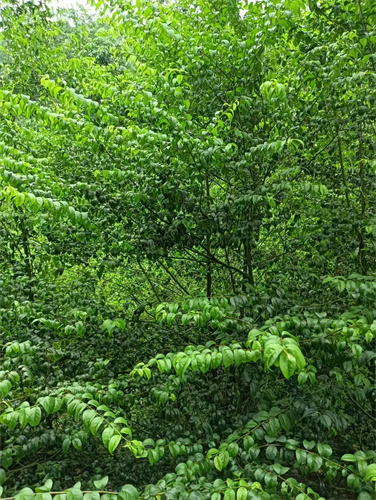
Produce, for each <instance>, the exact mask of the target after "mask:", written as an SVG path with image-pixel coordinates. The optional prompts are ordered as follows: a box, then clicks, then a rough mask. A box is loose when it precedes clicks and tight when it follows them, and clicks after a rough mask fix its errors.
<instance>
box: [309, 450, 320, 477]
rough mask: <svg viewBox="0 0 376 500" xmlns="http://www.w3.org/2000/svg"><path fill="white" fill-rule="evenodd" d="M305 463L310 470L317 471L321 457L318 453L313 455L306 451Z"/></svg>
mask: <svg viewBox="0 0 376 500" xmlns="http://www.w3.org/2000/svg"><path fill="white" fill-rule="evenodd" d="M307 465H308V467H309V470H310V471H311V472H317V471H318V470H319V469H320V468H321V466H322V458H321V457H319V456H318V455H313V454H312V453H308V455H307Z"/></svg>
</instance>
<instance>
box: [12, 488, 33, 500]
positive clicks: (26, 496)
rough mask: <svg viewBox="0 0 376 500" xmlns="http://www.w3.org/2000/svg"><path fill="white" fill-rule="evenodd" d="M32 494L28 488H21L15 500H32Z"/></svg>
mask: <svg viewBox="0 0 376 500" xmlns="http://www.w3.org/2000/svg"><path fill="white" fill-rule="evenodd" d="M34 497H35V495H34V492H33V490H31V489H30V488H23V489H22V490H21V491H20V492H19V493H18V495H16V496H15V500H34Z"/></svg>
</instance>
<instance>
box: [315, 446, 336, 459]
mask: <svg viewBox="0 0 376 500" xmlns="http://www.w3.org/2000/svg"><path fill="white" fill-rule="evenodd" d="M317 450H318V452H319V454H320V455H321V456H322V457H324V458H329V457H330V456H331V454H332V453H333V450H332V448H331V447H330V446H329V445H328V444H322V443H317Z"/></svg>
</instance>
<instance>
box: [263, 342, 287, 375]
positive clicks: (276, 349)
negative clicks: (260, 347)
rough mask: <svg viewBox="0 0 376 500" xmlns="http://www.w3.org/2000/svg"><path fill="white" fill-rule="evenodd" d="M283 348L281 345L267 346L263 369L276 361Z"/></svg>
mask: <svg viewBox="0 0 376 500" xmlns="http://www.w3.org/2000/svg"><path fill="white" fill-rule="evenodd" d="M282 351H283V347H282V346H281V344H269V345H268V346H267V347H266V349H265V352H264V360H265V368H267V369H268V368H270V367H271V366H273V364H274V363H275V362H276V361H277V359H278V357H279V356H280V354H281V352H282Z"/></svg>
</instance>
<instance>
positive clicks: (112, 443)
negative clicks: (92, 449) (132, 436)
mask: <svg viewBox="0 0 376 500" xmlns="http://www.w3.org/2000/svg"><path fill="white" fill-rule="evenodd" d="M120 441H121V436H120V434H116V435H115V436H112V438H111V439H110V442H109V443H108V451H109V452H110V453H111V455H112V454H113V452H114V451H115V450H116V448H117V447H118V446H119V443H120Z"/></svg>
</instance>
